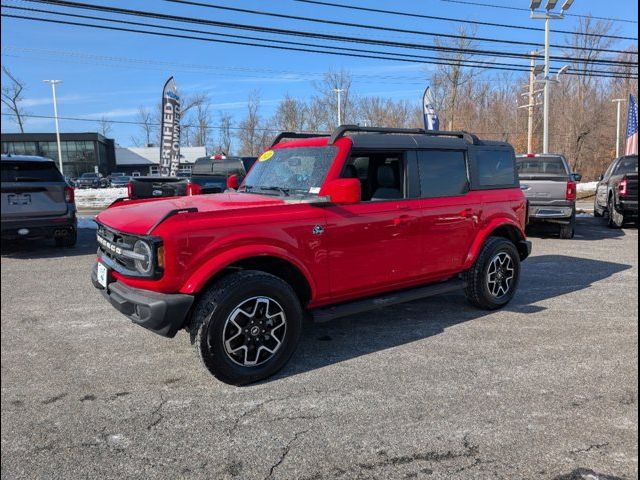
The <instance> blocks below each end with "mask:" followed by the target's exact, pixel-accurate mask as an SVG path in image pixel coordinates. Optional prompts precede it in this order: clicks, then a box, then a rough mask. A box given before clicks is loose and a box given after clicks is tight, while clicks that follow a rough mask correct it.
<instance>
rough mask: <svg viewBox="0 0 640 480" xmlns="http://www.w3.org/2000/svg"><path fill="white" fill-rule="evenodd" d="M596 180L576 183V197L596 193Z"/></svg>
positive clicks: (590, 195) (585, 196) (589, 195)
mask: <svg viewBox="0 0 640 480" xmlns="http://www.w3.org/2000/svg"><path fill="white" fill-rule="evenodd" d="M597 187H598V182H585V183H579V184H578V198H587V197H592V196H594V195H595V194H596V188H597Z"/></svg>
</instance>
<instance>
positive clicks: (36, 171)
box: [2, 160, 64, 182]
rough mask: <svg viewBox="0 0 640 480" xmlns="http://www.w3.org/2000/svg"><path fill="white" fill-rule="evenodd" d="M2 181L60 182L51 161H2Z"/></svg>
mask: <svg viewBox="0 0 640 480" xmlns="http://www.w3.org/2000/svg"><path fill="white" fill-rule="evenodd" d="M2 181H3V182H62V181H64V180H63V179H62V175H60V172H59V171H58V169H57V168H56V166H55V164H54V163H53V162H27V161H23V160H21V161H15V162H12V161H6V160H3V161H2Z"/></svg>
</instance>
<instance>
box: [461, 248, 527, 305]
mask: <svg viewBox="0 0 640 480" xmlns="http://www.w3.org/2000/svg"><path fill="white" fill-rule="evenodd" d="M464 277H465V281H466V282H467V287H466V289H465V293H466V296H467V300H469V302H471V304H473V305H475V306H477V307H479V308H483V309H486V310H495V309H498V308H501V307H503V306H505V305H506V304H507V303H509V302H510V301H511V299H512V298H513V296H514V295H515V292H516V290H517V288H518V283H519V282H520V255H519V254H518V250H517V248H516V246H515V245H514V244H513V243H512V242H510V241H509V240H507V239H505V238H501V237H489V239H488V240H487V242H486V243H485V245H484V247H483V248H482V251H481V252H480V255H478V259H477V260H476V262H475V264H474V265H473V267H471V269H470V270H468V271H467V272H465V275H464Z"/></svg>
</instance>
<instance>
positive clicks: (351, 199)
mask: <svg viewBox="0 0 640 480" xmlns="http://www.w3.org/2000/svg"><path fill="white" fill-rule="evenodd" d="M320 195H322V196H327V197H329V198H330V199H331V202H332V203H336V204H338V205H353V204H355V203H360V201H361V200H362V186H361V185H360V180H358V179H357V178H339V179H337V180H331V181H330V182H329V183H328V184H327V185H326V186H325V187H324V188H323V189H322V192H321V193H320Z"/></svg>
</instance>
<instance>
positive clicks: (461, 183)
mask: <svg viewBox="0 0 640 480" xmlns="http://www.w3.org/2000/svg"><path fill="white" fill-rule="evenodd" d="M418 168H419V171H420V191H421V197H422V198H435V197H454V196H458V195H463V194H464V193H466V192H467V191H468V188H469V179H468V174H467V162H466V159H465V153H464V152H462V151H453V150H421V151H419V152H418Z"/></svg>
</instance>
